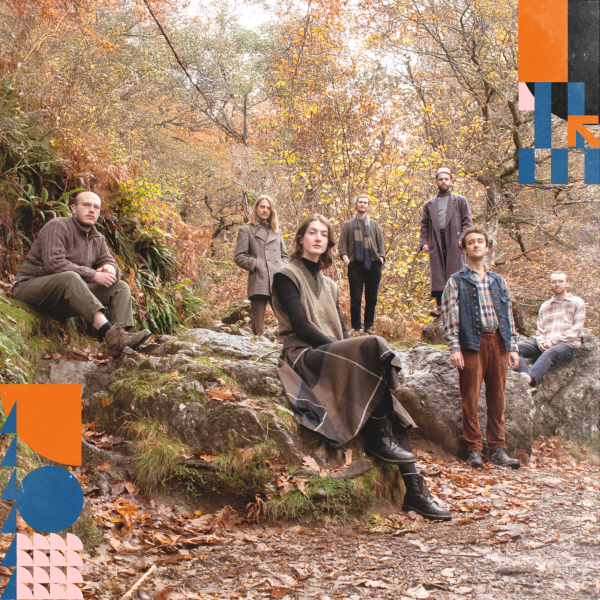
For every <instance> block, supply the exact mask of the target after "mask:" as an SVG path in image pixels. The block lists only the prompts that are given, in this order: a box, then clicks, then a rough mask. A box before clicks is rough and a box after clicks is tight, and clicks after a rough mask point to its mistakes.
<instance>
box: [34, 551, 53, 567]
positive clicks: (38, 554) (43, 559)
mask: <svg viewBox="0 0 600 600" xmlns="http://www.w3.org/2000/svg"><path fill="white" fill-rule="evenodd" d="M33 565H34V566H35V567H49V566H50V561H49V560H48V557H47V556H46V553H45V552H42V551H41V550H34V551H33Z"/></svg>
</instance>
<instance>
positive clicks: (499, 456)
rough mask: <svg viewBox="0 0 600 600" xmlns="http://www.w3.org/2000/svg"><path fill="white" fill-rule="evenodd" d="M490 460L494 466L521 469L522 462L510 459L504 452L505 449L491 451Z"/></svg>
mask: <svg viewBox="0 0 600 600" xmlns="http://www.w3.org/2000/svg"><path fill="white" fill-rule="evenodd" d="M488 458H489V459H490V462H491V463H492V464H493V465H500V466H501V467H510V468H511V469H520V468H521V461H519V460H517V459H516V458H510V456H508V454H506V452H505V451H504V448H502V447H500V448H494V449H493V450H490V453H489V454H488Z"/></svg>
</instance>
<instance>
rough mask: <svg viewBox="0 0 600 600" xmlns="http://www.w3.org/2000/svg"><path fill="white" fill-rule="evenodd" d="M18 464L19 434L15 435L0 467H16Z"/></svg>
mask: <svg viewBox="0 0 600 600" xmlns="http://www.w3.org/2000/svg"><path fill="white" fill-rule="evenodd" d="M16 466H17V436H16V435H15V437H13V439H12V442H11V443H10V446H9V447H8V450H7V451H6V454H5V455H4V458H3V459H2V462H1V463H0V467H16Z"/></svg>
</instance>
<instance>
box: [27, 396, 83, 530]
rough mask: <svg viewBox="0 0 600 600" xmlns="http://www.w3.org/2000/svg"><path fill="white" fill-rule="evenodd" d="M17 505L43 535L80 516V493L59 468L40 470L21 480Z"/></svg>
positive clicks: (81, 495)
mask: <svg viewBox="0 0 600 600" xmlns="http://www.w3.org/2000/svg"><path fill="white" fill-rule="evenodd" d="M19 408H20V402H19ZM22 418H23V413H22V412H21V410H19V421H21V419H22ZM80 431H81V430H80ZM17 506H18V508H19V513H20V515H21V516H22V517H23V520H24V521H25V522H26V523H27V524H28V525H29V526H30V527H31V528H33V529H36V530H37V531H43V532H45V533H51V532H57V531H64V530H65V529H67V527H70V526H71V525H72V524H73V523H75V521H76V520H77V519H78V517H79V515H80V514H81V510H82V508H83V490H82V489H81V485H80V484H79V481H77V479H76V478H75V477H74V476H73V475H72V474H71V473H69V471H66V470H65V469H61V468H60V467H51V466H48V467H40V468H38V469H35V470H33V471H31V472H30V473H28V474H27V475H26V476H25V477H24V479H23V481H21V484H20V485H19V489H18V491H17Z"/></svg>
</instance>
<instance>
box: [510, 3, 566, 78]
mask: <svg viewBox="0 0 600 600" xmlns="http://www.w3.org/2000/svg"><path fill="white" fill-rule="evenodd" d="M568 17H569V12H568V4H567V2H566V1H565V0H544V1H543V2H539V0H519V81H569V64H568V53H569V39H568Z"/></svg>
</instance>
